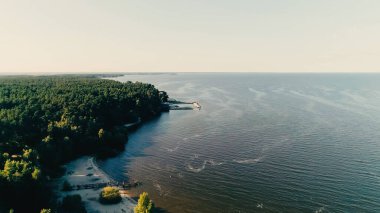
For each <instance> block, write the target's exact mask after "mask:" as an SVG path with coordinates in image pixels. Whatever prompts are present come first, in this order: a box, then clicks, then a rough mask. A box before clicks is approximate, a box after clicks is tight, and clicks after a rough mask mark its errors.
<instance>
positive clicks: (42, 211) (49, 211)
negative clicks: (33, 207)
mask: <svg viewBox="0 0 380 213" xmlns="http://www.w3.org/2000/svg"><path fill="white" fill-rule="evenodd" d="M40 213H51V209H41V212H40Z"/></svg>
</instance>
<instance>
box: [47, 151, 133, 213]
mask: <svg viewBox="0 0 380 213" xmlns="http://www.w3.org/2000/svg"><path fill="white" fill-rule="evenodd" d="M65 168H66V172H65V174H64V175H63V176H62V177H60V178H58V179H56V180H54V183H53V190H54V193H55V194H56V196H57V200H58V201H61V200H62V199H63V197H65V196H67V195H74V194H79V195H80V196H81V197H82V201H83V203H84V206H85V208H86V210H87V212H88V213H103V212H115V213H118V212H120V213H126V212H133V208H134V207H135V205H136V201H134V200H133V199H132V198H130V197H129V196H128V195H126V194H125V193H122V201H121V202H120V203H118V204H113V205H103V204H101V203H100V202H99V201H98V199H99V194H100V192H101V189H82V190H73V191H62V188H63V183H64V182H65V181H67V182H68V183H69V184H70V185H82V184H90V183H91V184H97V183H107V182H110V181H112V180H111V178H110V177H108V176H107V175H106V174H105V173H104V172H103V171H102V170H101V169H99V168H98V166H97V164H96V162H95V160H94V158H93V157H89V156H85V157H81V158H79V159H77V160H74V161H72V162H70V163H68V164H66V165H65Z"/></svg>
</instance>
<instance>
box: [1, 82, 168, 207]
mask: <svg viewBox="0 0 380 213" xmlns="http://www.w3.org/2000/svg"><path fill="white" fill-rule="evenodd" d="M167 98H168V96H167V94H166V93H165V92H160V91H159V90H158V89H156V88H155V87H154V86H153V85H151V84H144V83H139V82H136V83H132V82H126V83H121V82H117V81H113V80H105V79H99V78H96V77H95V76H47V77H31V76H25V77H19V76H18V77H2V78H0V130H1V131H0V200H1V201H0V212H3V211H5V212H8V211H9V209H14V210H15V212H39V211H40V210H41V209H43V208H49V209H59V208H60V204H59V203H57V202H55V200H52V199H51V197H53V196H51V195H52V194H53V191H51V190H50V187H48V185H49V184H48V183H50V182H52V181H51V180H54V179H55V177H59V176H61V175H62V174H65V176H64V177H66V179H68V177H67V174H68V173H67V172H70V171H67V170H70V168H71V167H72V166H73V165H76V164H79V165H82V167H83V165H87V163H91V162H92V161H88V160H89V158H85V159H84V160H83V159H82V160H79V161H76V162H74V163H72V164H68V168H67V170H66V171H64V170H62V169H60V168H61V166H62V165H63V164H65V163H67V162H69V161H71V160H73V159H76V158H78V157H80V156H85V155H93V156H97V157H106V156H110V155H114V154H116V153H118V152H120V151H121V150H123V149H124V144H125V143H126V142H127V139H128V131H127V128H128V127H127V126H125V124H127V123H135V122H136V121H138V122H140V119H141V121H142V122H143V121H145V120H147V119H150V118H152V117H154V116H157V115H159V114H160V113H161V111H162V109H161V107H162V103H163V102H167ZM86 159H87V160H86ZM80 162H82V163H80ZM70 166H71V167H70ZM89 167H92V168H91V169H95V168H94V166H88V167H86V168H89ZM77 172H79V173H80V174H79V173H78V174H71V175H80V176H72V177H70V178H69V179H70V180H73V177H83V176H81V175H83V174H82V173H83V168H80V169H79V170H78V171H77ZM81 172H82V173H81ZM89 172H90V171H88V172H87V173H89ZM87 173H86V174H87ZM99 174H100V173H99V171H93V172H92V173H91V175H89V176H93V177H91V179H94V178H95V179H96V177H95V176H94V175H97V176H98V179H100V180H108V179H107V177H105V176H104V175H99ZM69 175H70V174H69ZM82 179H84V178H82ZM79 181H81V180H79ZM95 182H96V180H95ZM42 192H43V193H42ZM25 193H27V194H28V198H27V199H24V198H22V199H21V194H25Z"/></svg>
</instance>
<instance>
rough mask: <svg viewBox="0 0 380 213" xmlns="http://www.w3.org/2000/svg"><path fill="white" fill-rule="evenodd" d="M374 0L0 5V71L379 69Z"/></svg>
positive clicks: (22, 0)
mask: <svg viewBox="0 0 380 213" xmlns="http://www.w3.org/2000/svg"><path fill="white" fill-rule="evenodd" d="M379 10H380V1H379V0H317V1H312V0H134V1H131V0H107V1H104V0H55V1H52V0H0V74H1V73H12V74H13V73H40V72H41V73H49V72H52V73H53V72H54V73H61V72H70V73H71V72H103V73H105V72H380V12H379Z"/></svg>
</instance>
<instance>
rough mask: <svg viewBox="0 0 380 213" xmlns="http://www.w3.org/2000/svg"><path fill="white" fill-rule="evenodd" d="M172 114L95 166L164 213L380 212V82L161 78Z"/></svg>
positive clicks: (358, 77)
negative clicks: (190, 106)
mask: <svg viewBox="0 0 380 213" xmlns="http://www.w3.org/2000/svg"><path fill="white" fill-rule="evenodd" d="M116 80H119V81H127V80H131V81H136V80H138V81H142V82H149V83H152V84H155V85H156V86H157V87H158V88H159V89H161V90H165V91H167V92H168V93H169V94H170V96H171V97H173V98H176V99H179V100H186V101H191V100H196V101H199V102H200V104H201V105H202V110H200V111H171V112H170V113H164V114H163V115H162V116H160V117H159V118H157V119H155V120H153V121H151V122H149V123H146V124H144V125H143V126H142V127H141V128H140V129H139V130H137V131H136V132H135V133H133V134H132V135H131V136H130V140H129V143H128V145H127V147H126V151H125V152H124V153H122V154H121V155H120V156H118V157H116V158H112V159H109V160H107V161H105V162H100V164H101V167H102V168H103V169H104V170H105V171H106V172H107V173H108V174H109V175H111V176H112V177H113V178H115V179H118V180H124V179H126V178H132V179H136V180H139V181H142V182H143V183H144V185H143V186H142V187H140V188H137V189H134V190H132V194H134V195H137V194H139V193H140V192H142V191H147V192H149V194H150V196H151V197H152V198H153V200H154V201H155V203H156V204H157V206H159V207H162V208H164V209H166V210H168V211H169V212H380V75H378V74H377V75H376V74H232V73H231V74H220V73H219V74H167V75H127V76H124V77H119V78H116Z"/></svg>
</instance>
